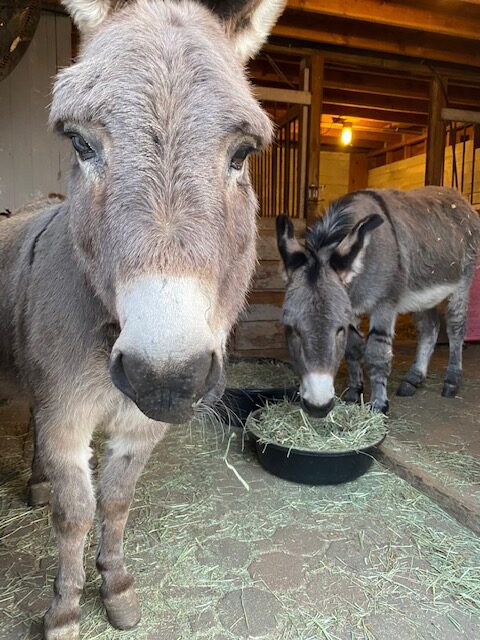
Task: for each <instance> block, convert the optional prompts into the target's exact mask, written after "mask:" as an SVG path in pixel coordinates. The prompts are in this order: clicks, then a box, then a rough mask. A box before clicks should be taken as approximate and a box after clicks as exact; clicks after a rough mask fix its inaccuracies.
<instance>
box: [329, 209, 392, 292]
mask: <svg viewBox="0 0 480 640" xmlns="http://www.w3.org/2000/svg"><path fill="white" fill-rule="evenodd" d="M383 223H384V219H383V218H382V216H380V215H378V214H377V213H374V214H372V215H370V216H367V217H366V218H363V219H362V220H360V222H357V224H356V225H355V226H354V227H353V229H352V230H351V231H350V233H349V234H348V235H347V236H346V237H345V238H344V239H343V240H342V241H341V242H340V243H339V244H338V245H337V247H336V249H335V251H334V252H333V254H332V256H331V258H330V264H331V265H332V267H333V268H334V269H335V271H336V272H337V273H338V275H339V276H340V279H341V280H342V282H343V283H344V284H349V283H350V282H351V281H352V280H353V278H355V276H358V275H359V274H360V273H361V272H362V269H363V258H364V256H365V251H366V250H367V247H368V245H369V243H370V237H371V234H372V232H373V231H375V229H377V227H379V226H380V225H382V224H383Z"/></svg>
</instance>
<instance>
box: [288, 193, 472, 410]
mask: <svg viewBox="0 0 480 640" xmlns="http://www.w3.org/2000/svg"><path fill="white" fill-rule="evenodd" d="M479 239H480V220H479V217H478V215H477V213H476V212H475V211H474V209H473V208H472V207H471V206H470V205H469V203H468V202H467V201H466V200H465V199H464V198H463V197H462V195H461V194H460V193H458V192H457V191H455V190H453V189H448V188H442V187H424V188H422V189H413V190H411V191H397V190H393V189H385V190H382V189H379V190H374V189H367V190H364V191H357V192H355V193H351V194H348V195H347V196H344V197H342V198H340V199H339V200H337V201H336V202H334V203H333V204H331V205H330V207H329V208H328V210H327V212H326V213H325V215H324V216H323V217H322V218H320V219H319V220H318V221H316V222H315V223H314V224H313V226H312V227H311V228H310V229H308V230H307V232H306V237H305V246H301V245H300V243H299V242H298V241H297V240H296V239H295V237H294V232H293V225H292V223H291V221H290V220H289V219H288V218H286V217H285V216H279V217H278V218H277V240H278V248H279V251H280V254H281V256H282V259H283V263H284V266H285V269H286V273H287V275H288V284H287V288H286V295H285V302H284V307H283V322H284V324H285V327H286V333H287V340H288V346H289V350H290V353H291V356H292V358H293V361H294V364H295V367H296V369H297V371H298V373H299V375H300V376H301V379H302V383H301V388H300V395H301V398H302V402H303V404H304V406H305V408H306V409H307V410H308V411H310V412H311V413H312V414H313V415H316V416H319V417H323V416H325V415H327V414H328V412H329V411H330V410H331V409H332V407H333V405H334V395H335V390H334V378H335V375H336V373H337V371H338V367H339V365H340V361H341V360H342V358H343V356H344V355H345V356H346V361H347V367H348V389H347V391H346V394H345V399H346V400H347V401H350V402H357V401H359V400H360V396H361V394H362V393H363V375H362V362H363V360H365V364H366V368H367V371H368V374H369V378H370V384H371V402H372V405H373V407H374V408H375V409H377V410H379V411H382V412H384V413H386V412H388V408H389V405H388V398H387V380H388V376H389V374H390V369H391V360H392V336H393V332H394V328H395V321H396V317H397V314H399V313H406V312H414V313H415V320H416V327H417V333H418V347H417V354H416V358H415V361H414V363H413V365H412V366H411V368H410V370H409V371H408V373H407V374H406V376H405V378H404V379H403V381H402V383H401V384H400V387H399V389H398V391H397V393H398V395H401V396H411V395H413V394H414V393H415V391H416V390H417V388H418V387H419V386H420V384H421V383H422V382H423V380H424V379H425V377H426V375H427V368H428V364H429V361H430V358H431V356H432V353H433V349H434V347H435V343H436V340H437V337H438V330H439V318H438V314H437V311H436V309H435V307H436V305H438V304H439V303H440V302H442V300H445V299H446V300H448V306H447V331H448V338H449V343H450V356H449V362H448V369H447V375H446V379H445V384H444V387H443V392H442V395H444V396H447V397H452V396H454V395H455V394H456V391H457V387H458V383H459V379H460V375H461V371H462V347H463V339H464V336H465V325H466V314H467V306H468V293H469V289H470V284H471V280H472V277H473V273H474V270H475V263H476V259H477V253H478V244H479ZM362 314H367V315H368V316H369V317H370V330H369V334H368V339H367V342H366V346H365V344H364V340H363V337H362V335H361V334H360V332H359V330H358V317H359V316H360V315H362Z"/></svg>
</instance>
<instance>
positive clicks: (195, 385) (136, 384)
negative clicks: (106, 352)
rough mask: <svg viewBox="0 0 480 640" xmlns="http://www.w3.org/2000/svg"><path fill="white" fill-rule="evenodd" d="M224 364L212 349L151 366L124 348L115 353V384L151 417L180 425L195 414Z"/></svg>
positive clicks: (111, 372) (112, 360) (112, 375)
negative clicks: (179, 360) (194, 407)
mask: <svg viewBox="0 0 480 640" xmlns="http://www.w3.org/2000/svg"><path fill="white" fill-rule="evenodd" d="M221 370H222V367H221V364H220V362H219V360H218V358H217V356H216V355H215V354H214V353H212V352H206V353H202V354H201V355H197V356H195V357H193V358H191V359H190V360H188V361H186V362H182V363H181V364H178V363H175V364H173V363H171V362H169V363H167V364H166V365H165V366H164V367H158V371H157V370H154V369H153V368H152V365H151V363H148V362H146V361H145V360H143V359H141V358H139V357H137V356H135V355H130V354H126V353H122V352H121V351H117V352H116V353H115V354H112V357H111V360H110V375H111V378H112V381H113V384H114V385H115V386H116V387H117V389H119V390H120V391H121V392H122V393H124V394H125V395H126V396H128V397H129V398H130V399H131V400H133V402H135V404H136V405H137V407H138V408H139V409H140V411H142V413H144V414H145V415H146V416H147V417H148V418H151V419H152V420H159V421H160V422H170V423H174V424H179V423H181V422H185V421H186V420H189V419H190V418H191V417H192V415H193V406H194V404H195V403H196V402H198V400H200V399H201V398H203V396H204V395H206V394H207V393H208V392H209V391H210V390H211V389H213V388H214V387H215V385H216V384H217V383H218V380H219V378H220V374H221Z"/></svg>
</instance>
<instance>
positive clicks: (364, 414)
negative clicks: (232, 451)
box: [247, 399, 387, 452]
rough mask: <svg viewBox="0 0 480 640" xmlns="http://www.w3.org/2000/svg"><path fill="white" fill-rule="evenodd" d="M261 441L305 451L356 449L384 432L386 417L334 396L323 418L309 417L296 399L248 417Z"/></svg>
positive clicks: (371, 443) (379, 436)
mask: <svg viewBox="0 0 480 640" xmlns="http://www.w3.org/2000/svg"><path fill="white" fill-rule="evenodd" d="M247 429H249V430H251V431H252V432H253V433H254V434H255V435H256V436H258V439H259V441H260V442H261V443H263V444H265V446H268V445H269V444H272V443H273V444H280V445H282V446H284V447H288V448H290V449H302V450H307V451H332V452H333V451H358V450H359V449H365V448H367V447H369V446H372V445H374V444H377V443H378V442H379V441H380V440H381V439H382V438H383V437H384V436H385V434H386V432H387V427H386V418H385V416H384V415H383V414H382V413H378V412H374V411H371V410H370V407H369V406H368V405H363V404H362V405H356V404H349V403H347V402H343V401H342V400H340V399H337V401H336V403H335V407H334V408H333V409H332V411H331V412H330V413H329V414H328V415H327V417H326V418H312V417H311V416H309V415H308V414H307V413H306V412H305V411H304V410H303V409H302V407H301V406H300V405H299V404H297V403H291V402H279V403H275V404H270V405H267V407H266V409H264V410H263V411H262V412H261V413H259V414H257V415H255V416H253V415H251V416H250V417H249V419H248V421H247Z"/></svg>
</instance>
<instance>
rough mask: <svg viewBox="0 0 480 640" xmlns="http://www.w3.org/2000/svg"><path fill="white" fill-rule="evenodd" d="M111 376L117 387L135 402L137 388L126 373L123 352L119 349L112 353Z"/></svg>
mask: <svg viewBox="0 0 480 640" xmlns="http://www.w3.org/2000/svg"><path fill="white" fill-rule="evenodd" d="M110 377H111V378H112V382H113V384H114V385H115V386H116V387H117V389H119V390H120V391H121V392H122V393H124V394H125V395H126V396H127V397H129V398H130V400H133V401H134V402H136V401H137V394H136V393H135V389H134V388H133V387H132V385H131V384H130V381H129V379H128V377H127V374H126V373H125V367H124V362H123V353H122V352H121V351H117V353H115V354H112V357H111V359H110Z"/></svg>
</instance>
